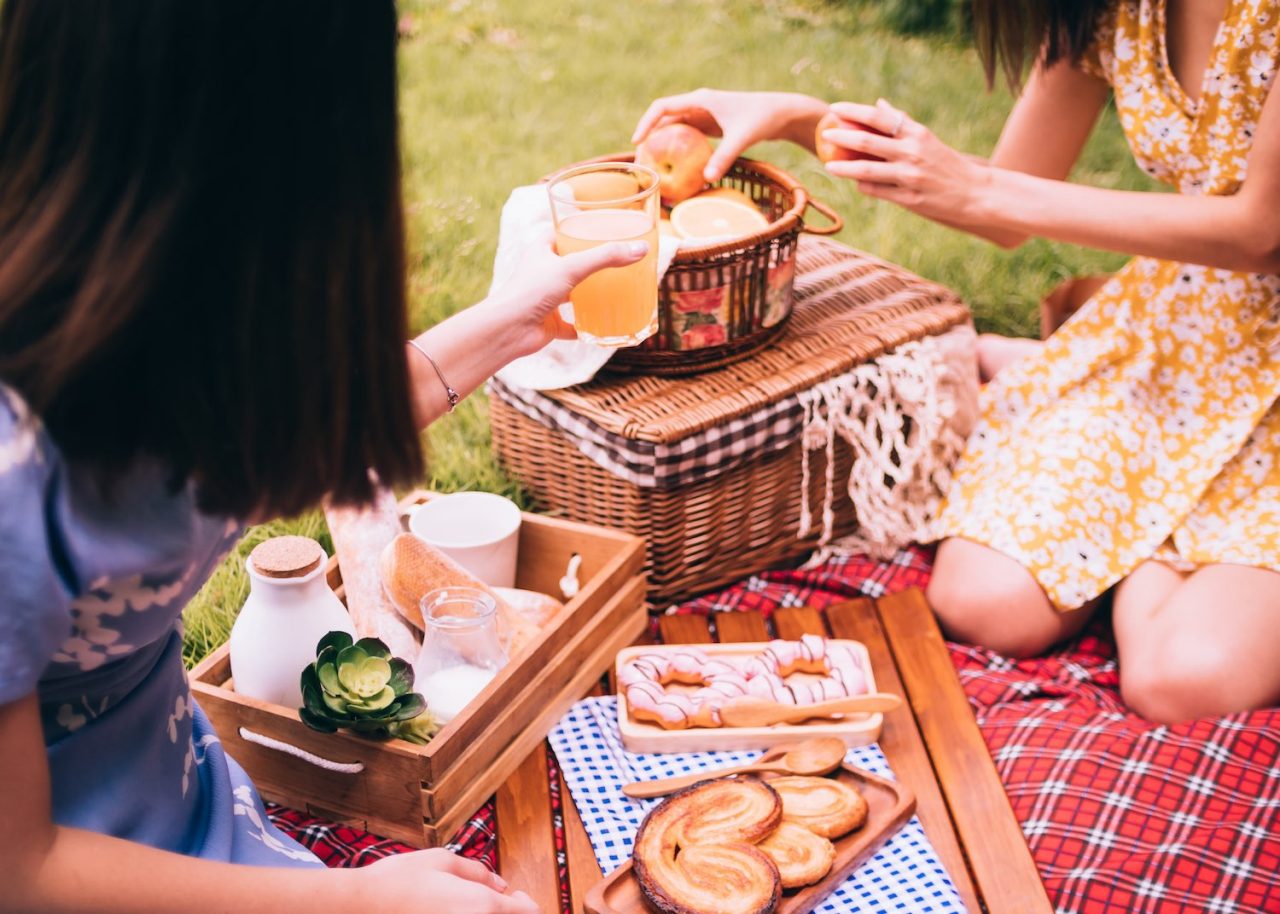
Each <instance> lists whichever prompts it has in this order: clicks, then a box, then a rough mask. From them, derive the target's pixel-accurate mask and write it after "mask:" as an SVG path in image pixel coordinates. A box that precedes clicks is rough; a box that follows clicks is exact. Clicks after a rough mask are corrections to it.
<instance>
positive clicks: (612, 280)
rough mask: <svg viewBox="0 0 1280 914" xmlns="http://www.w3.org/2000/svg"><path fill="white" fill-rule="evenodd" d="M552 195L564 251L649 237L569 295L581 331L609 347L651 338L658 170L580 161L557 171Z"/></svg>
mask: <svg viewBox="0 0 1280 914" xmlns="http://www.w3.org/2000/svg"><path fill="white" fill-rule="evenodd" d="M547 194H548V195H549V196H550V198H551V215H552V218H553V220H554V221H555V228H556V251H557V252H559V253H561V254H572V253H574V252H575V251H585V250H587V249H588V248H593V247H596V246H597V245H601V244H607V243H608V242H611V241H647V242H648V243H649V253H648V254H646V255H645V256H644V257H643V258H641V259H640V260H639V261H637V262H636V263H633V264H629V265H627V266H625V267H608V268H606V269H603V270H600V271H599V272H598V273H594V274H592V275H591V276H588V277H587V278H586V279H584V280H583V281H582V282H580V283H579V284H578V285H577V286H576V287H575V288H574V290H573V291H572V292H571V293H570V294H569V301H570V303H571V304H572V305H573V325H574V328H575V329H576V330H577V331H578V337H579V338H580V339H584V340H587V341H588V342H592V343H596V344H597V345H600V346H609V347H612V348H621V347H624V346H635V345H637V344H639V343H641V342H643V341H644V340H646V339H648V338H649V337H650V336H652V335H653V333H654V332H655V331H656V330H657V329H658V214H659V200H658V173H657V172H655V171H654V170H653V169H652V168H647V167H645V166H644V165H634V164H632V163H630V162H597V163H595V164H591V165H579V166H576V167H574V168H569V169H566V170H565V171H562V172H560V173H559V174H557V175H556V176H555V177H554V178H552V179H551V181H550V182H549V183H548V185H547Z"/></svg>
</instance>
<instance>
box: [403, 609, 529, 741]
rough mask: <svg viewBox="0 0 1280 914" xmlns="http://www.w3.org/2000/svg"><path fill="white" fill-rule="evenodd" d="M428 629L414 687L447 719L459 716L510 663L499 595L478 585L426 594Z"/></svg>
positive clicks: (431, 708) (424, 616) (434, 711)
mask: <svg viewBox="0 0 1280 914" xmlns="http://www.w3.org/2000/svg"><path fill="white" fill-rule="evenodd" d="M421 606H422V621H423V624H424V625H425V626H426V633H425V634H424V636H423V639H422V651H421V653H419V654H418V661H417V663H415V664H414V665H413V674H414V685H413V688H414V691H415V692H420V693H421V694H422V695H423V697H424V698H426V699H427V709H428V710H429V711H431V713H432V714H434V715H435V717H436V719H437V720H439V721H440V722H441V723H448V722H449V721H451V720H453V718H455V717H457V716H458V713H459V712H460V711H462V709H463V708H465V707H466V706H467V705H468V704H470V703H471V699H473V698H475V697H476V696H477V695H479V694H480V692H481V691H482V690H483V689H484V687H485V686H487V685H488V684H489V682H490V681H491V680H492V679H493V677H494V676H496V675H497V672H498V670H500V669H502V667H504V666H506V664H507V653H506V651H504V650H503V649H502V643H501V641H500V640H499V638H498V626H497V621H496V617H495V615H494V612H495V610H496V608H497V607H496V606H495V604H494V602H493V597H491V596H489V594H487V593H485V592H484V591H483V590H477V589H476V588H474V587H445V588H442V589H440V590H433V591H431V592H430V593H428V594H427V595H426V596H425V597H423V598H422V603H421Z"/></svg>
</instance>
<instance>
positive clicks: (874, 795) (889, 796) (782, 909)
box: [585, 764, 916, 914]
mask: <svg viewBox="0 0 1280 914" xmlns="http://www.w3.org/2000/svg"><path fill="white" fill-rule="evenodd" d="M835 776H836V777H837V778H839V779H840V780H841V781H844V782H845V783H847V784H848V785H849V786H850V787H854V788H856V789H857V790H858V791H859V792H860V793H861V794H862V796H863V797H864V798H865V799H866V801H867V822H866V824H865V825H864V826H863V827H862V828H860V829H858V830H857V831H855V832H852V833H850V834H848V835H845V836H844V837H843V838H840V839H839V840H837V841H836V842H835V846H836V859H835V862H834V863H833V864H832V865H831V871H830V872H829V873H827V875H826V876H825V877H824V878H823V880H822V881H821V882H819V883H817V884H816V885H811V886H807V887H805V888H802V889H797V890H793V891H789V892H785V893H783V896H782V901H781V902H780V903H779V904H778V907H777V909H776V914H808V912H810V911H812V910H813V909H814V908H816V907H817V906H818V905H819V904H821V903H822V901H823V899H825V898H826V897H827V896H828V895H830V894H831V893H832V892H834V891H835V890H836V889H837V888H838V887H839V886H840V885H841V884H842V883H843V882H844V881H845V880H846V879H848V878H849V875H850V874H851V873H852V872H853V871H854V870H856V869H857V868H858V866H859V865H860V864H861V863H862V862H863V861H864V860H866V859H867V858H868V857H870V856H871V855H873V854H874V853H875V852H876V851H877V850H879V849H880V847H881V846H882V845H883V844H884V843H885V842H886V841H887V840H889V838H890V837H891V836H892V835H893V834H894V832H896V831H897V830H898V829H899V828H901V827H902V826H903V824H904V823H906V821H907V820H908V819H910V818H911V816H912V814H913V813H914V812H915V809H916V798H915V794H913V793H912V792H911V789H910V788H909V787H907V786H905V785H904V784H900V783H898V782H896V781H890V780H887V779H885V778H882V777H878V776H877V775H874V774H872V773H871V772H869V771H864V770H863V769H861V768H856V767H854V766H853V765H848V764H846V765H845V766H844V767H843V768H841V769H840V770H839V771H837V772H836V775H835ZM585 908H586V910H587V914H650V911H651V909H650V908H649V907H648V906H647V905H646V904H645V900H644V896H643V894H642V893H641V891H640V884H639V883H638V882H637V881H636V878H635V874H634V873H633V872H632V869H631V862H630V861H627V862H626V863H624V864H623V865H622V866H620V867H618V868H617V869H616V870H614V871H613V872H612V873H610V874H609V875H608V876H607V877H605V880H604V881H603V882H601V883H600V884H599V885H597V886H596V887H595V888H594V889H592V890H591V891H590V892H588V893H587V897H586V901H585Z"/></svg>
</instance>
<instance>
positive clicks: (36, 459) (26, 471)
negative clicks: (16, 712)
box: [0, 383, 71, 704]
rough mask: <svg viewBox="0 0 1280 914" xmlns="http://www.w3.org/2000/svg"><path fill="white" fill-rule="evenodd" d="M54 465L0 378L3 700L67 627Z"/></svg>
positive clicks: (28, 685) (35, 422) (26, 686)
mask: <svg viewBox="0 0 1280 914" xmlns="http://www.w3.org/2000/svg"><path fill="white" fill-rule="evenodd" d="M58 466H59V463H58V455H57V452H56V449H54V448H53V446H52V444H51V442H50V441H49V438H48V435H47V434H46V433H45V431H44V428H43V426H42V425H41V423H40V420H39V418H38V417H36V416H35V415H34V414H33V413H32V412H31V410H30V409H29V408H28V407H27V404H26V402H25V401H24V400H23V399H22V397H21V396H20V395H19V394H18V393H17V392H16V391H15V390H13V389H12V388H11V387H8V386H7V385H4V384H2V383H0V505H3V506H4V507H3V510H0V581H3V582H4V598H3V602H2V603H0V605H2V606H3V608H4V610H3V612H0V704H3V703H5V702H8V701H12V700H14V699H17V698H20V697H22V696H23V695H25V694H27V693H28V692H30V691H32V690H33V689H34V688H35V684H36V681H37V680H38V678H39V676H40V673H41V671H42V670H43V669H44V666H45V664H46V663H47V662H48V660H49V658H50V657H51V656H52V654H53V651H54V649H55V647H56V646H57V644H58V642H59V641H60V640H61V638H63V637H65V635H66V633H67V631H68V629H69V628H70V601H71V589H70V587H69V584H68V581H67V569H66V568H65V567H60V566H61V564H62V563H61V562H60V560H59V553H58V549H57V544H58V541H59V539H58V537H57V536H56V532H55V531H53V530H51V529H50V525H49V520H48V518H49V504H50V501H51V489H52V487H53V486H54V485H56V482H55V480H56V479H57V473H58Z"/></svg>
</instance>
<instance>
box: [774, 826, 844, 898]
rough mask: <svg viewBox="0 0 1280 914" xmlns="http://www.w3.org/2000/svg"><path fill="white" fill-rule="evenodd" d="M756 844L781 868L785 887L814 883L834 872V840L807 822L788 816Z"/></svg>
mask: <svg viewBox="0 0 1280 914" xmlns="http://www.w3.org/2000/svg"><path fill="white" fill-rule="evenodd" d="M756 847H758V848H759V849H760V850H762V851H764V852H765V853H766V854H767V855H768V856H769V859H770V860H772V861H773V864H774V866H776V867H777V868H778V876H779V877H780V878H781V879H782V887H783V888H784V889H797V888H799V887H800V886H802V885H813V884H814V883H815V882H817V881H818V880H819V879H821V878H822V877H823V876H825V875H827V873H829V872H831V864H832V863H834V862H835V859H836V846H835V845H834V844H832V843H831V842H830V841H828V840H827V839H826V838H823V837H821V836H820V835H815V834H814V833H813V832H811V831H809V829H807V828H805V827H804V826H803V825H796V824H795V823H794V822H787V821H786V820H783V822H782V824H781V825H779V826H778V827H777V828H776V829H774V832H773V834H771V835H770V836H769V837H767V838H765V839H764V840H763V841H761V842H760V843H759V844H757V845H756Z"/></svg>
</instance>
